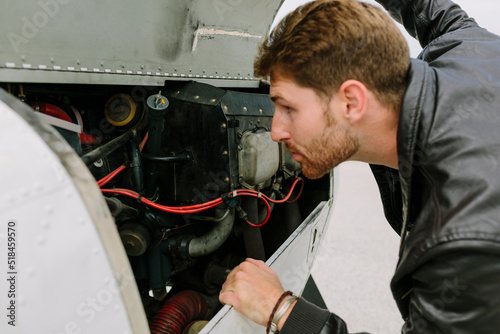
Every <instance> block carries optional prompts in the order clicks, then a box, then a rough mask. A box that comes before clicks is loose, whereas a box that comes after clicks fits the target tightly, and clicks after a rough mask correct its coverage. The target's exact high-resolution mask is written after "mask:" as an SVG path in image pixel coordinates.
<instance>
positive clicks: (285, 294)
mask: <svg viewBox="0 0 500 334" xmlns="http://www.w3.org/2000/svg"><path fill="white" fill-rule="evenodd" d="M287 296H293V292H292V291H285V292H283V294H282V295H281V296H280V298H279V299H278V301H277V302H276V305H274V308H273V311H272V312H271V315H270V316H269V321H268V322H267V327H266V334H269V332H270V331H271V328H272V327H274V328H273V332H274V331H276V324H275V323H274V322H273V320H274V318H275V317H274V315H275V314H276V311H277V310H278V307H279V306H280V304H281V302H282V301H283V299H285V298H286V297H287ZM296 298H297V297H295V298H294V300H295V299H296ZM288 306H290V304H288ZM287 309H288V307H287ZM282 310H283V308H282V309H281V310H280V311H282ZM285 312H286V310H285V311H284V312H283V313H285ZM282 316H283V314H281V316H280V318H281V317H282ZM278 321H279V319H278ZM273 325H274V326H273Z"/></svg>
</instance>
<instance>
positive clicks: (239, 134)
mask: <svg viewBox="0 0 500 334" xmlns="http://www.w3.org/2000/svg"><path fill="white" fill-rule="evenodd" d="M241 137H243V132H241V131H238V138H240V139H241Z"/></svg>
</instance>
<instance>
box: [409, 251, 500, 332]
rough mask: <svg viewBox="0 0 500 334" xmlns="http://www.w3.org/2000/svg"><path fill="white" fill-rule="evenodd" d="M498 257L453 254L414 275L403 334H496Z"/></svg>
mask: <svg viewBox="0 0 500 334" xmlns="http://www.w3.org/2000/svg"><path fill="white" fill-rule="evenodd" d="M499 277H500V257H499V256H498V255H492V254H486V253H479V252H471V251H470V250H467V251H460V250H455V251H454V252H453V253H451V254H446V255H440V256H438V257H436V258H435V259H433V260H431V261H428V262H426V263H425V264H424V265H422V266H421V268H420V269H418V270H417V271H416V272H415V273H414V274H413V281H414V282H413V283H414V285H413V286H414V287H413V292H412V293H411V295H410V301H409V318H408V319H407V321H406V324H405V325H404V327H403V333H404V334H417V333H426V334H433V333H436V334H437V333H498V329H499V328H500V280H499Z"/></svg>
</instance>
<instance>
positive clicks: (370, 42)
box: [254, 0, 410, 111]
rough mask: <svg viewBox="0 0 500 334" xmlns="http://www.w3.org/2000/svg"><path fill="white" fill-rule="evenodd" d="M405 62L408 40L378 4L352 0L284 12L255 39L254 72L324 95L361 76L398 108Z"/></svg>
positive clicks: (315, 3)
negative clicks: (257, 45) (258, 40)
mask: <svg viewBox="0 0 500 334" xmlns="http://www.w3.org/2000/svg"><path fill="white" fill-rule="evenodd" d="M409 66H410V55H409V49H408V44H407V43H406V40H405V39H404V37H403V35H402V34H401V32H400V31H399V29H398V28H397V26H396V25H395V23H394V22H393V21H392V19H391V18H390V17H389V16H388V15H387V14H386V13H385V12H384V11H383V10H382V9H380V8H377V7H375V6H373V5H370V4H367V3H362V2H359V1H357V0H317V1H312V2H309V3H307V4H305V5H303V6H301V7H299V8H297V9H296V10H295V11H293V12H291V13H290V14H288V15H287V16H286V17H285V18H284V19H283V20H281V22H280V23H279V24H278V25H277V26H276V28H275V29H274V30H273V31H272V32H271V34H270V36H269V37H267V38H266V39H265V40H264V42H263V43H262V44H261V45H260V48H259V56H258V57H257V59H256V60H255V63H254V70H255V75H256V76H257V77H262V78H268V77H273V76H274V75H285V76H290V77H291V78H293V79H294V81H295V82H296V83H297V84H298V85H301V86H303V87H307V88H312V89H313V90H315V92H316V93H317V94H318V95H319V96H320V97H322V98H324V99H325V100H326V101H328V100H330V98H331V97H332V96H333V93H335V92H337V91H338V89H339V88H340V86H341V85H342V83H343V82H345V81H346V80H349V79H355V80H358V81H360V82H362V83H363V84H364V85H365V86H366V87H367V88H368V89H369V90H370V91H372V92H373V94H374V95H375V96H376V98H377V99H378V100H379V101H380V102H381V103H382V104H383V105H385V106H387V107H389V108H391V109H394V110H398V111H399V109H400V108H401V101H402V97H403V94H404V92H405V90H406V85H407V79H406V78H407V71H408V68H409Z"/></svg>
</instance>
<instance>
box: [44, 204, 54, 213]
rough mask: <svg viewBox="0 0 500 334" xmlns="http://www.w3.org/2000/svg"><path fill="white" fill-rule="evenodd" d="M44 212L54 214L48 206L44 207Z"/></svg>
mask: <svg viewBox="0 0 500 334" xmlns="http://www.w3.org/2000/svg"><path fill="white" fill-rule="evenodd" d="M45 212H47V213H53V212H54V208H53V207H52V206H50V205H46V206H45Z"/></svg>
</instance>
